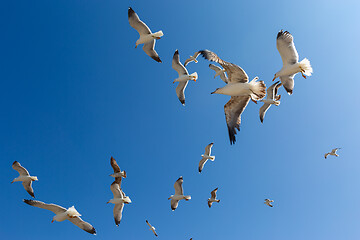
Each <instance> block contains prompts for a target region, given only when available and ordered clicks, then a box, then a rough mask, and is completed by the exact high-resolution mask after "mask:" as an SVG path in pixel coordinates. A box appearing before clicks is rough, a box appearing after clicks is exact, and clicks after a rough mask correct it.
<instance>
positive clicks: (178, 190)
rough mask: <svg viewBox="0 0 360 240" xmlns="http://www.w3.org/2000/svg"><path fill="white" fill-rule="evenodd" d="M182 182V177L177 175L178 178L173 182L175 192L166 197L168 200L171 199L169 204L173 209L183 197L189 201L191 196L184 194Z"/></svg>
mask: <svg viewBox="0 0 360 240" xmlns="http://www.w3.org/2000/svg"><path fill="white" fill-rule="evenodd" d="M183 182H184V181H183V177H179V178H178V180H176V182H175V184H174V188H175V194H174V195H171V196H170V197H169V198H168V200H170V199H171V202H170V205H171V210H173V211H175V209H176V208H177V207H178V205H179V201H180V200H182V199H185V201H189V200H190V199H191V196H185V195H184V190H183V187H182V184H183Z"/></svg>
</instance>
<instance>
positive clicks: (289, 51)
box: [273, 30, 313, 95]
mask: <svg viewBox="0 0 360 240" xmlns="http://www.w3.org/2000/svg"><path fill="white" fill-rule="evenodd" d="M276 47H277V49H278V51H279V53H280V56H281V59H282V61H283V67H282V68H281V70H280V71H278V72H277V73H275V76H274V79H273V81H274V80H275V79H276V78H277V77H279V78H280V81H281V82H282V84H283V85H284V88H285V89H286V91H287V93H288V94H289V95H291V94H292V92H293V89H294V77H295V75H296V74H297V73H298V72H301V75H302V76H303V77H304V78H306V76H311V73H312V72H313V69H312V67H311V65H310V61H309V60H308V59H307V58H304V59H303V60H302V61H301V62H299V54H298V53H297V51H296V48H295V45H294V38H293V36H292V35H291V34H290V33H289V32H288V31H285V32H284V31H283V30H281V31H280V32H279V33H278V35H277V38H276ZM305 75H306V76H305Z"/></svg>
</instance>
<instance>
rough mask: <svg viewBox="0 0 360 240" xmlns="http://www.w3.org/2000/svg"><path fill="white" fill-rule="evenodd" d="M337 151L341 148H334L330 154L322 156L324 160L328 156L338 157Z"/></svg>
mask: <svg viewBox="0 0 360 240" xmlns="http://www.w3.org/2000/svg"><path fill="white" fill-rule="evenodd" d="M339 149H341V148H334V149H333V150H331V152H329V153H325V156H324V157H325V159H326V158H327V156H328V155H332V156H335V157H338V156H339V155H338V154H337V153H336V152H337V150H339Z"/></svg>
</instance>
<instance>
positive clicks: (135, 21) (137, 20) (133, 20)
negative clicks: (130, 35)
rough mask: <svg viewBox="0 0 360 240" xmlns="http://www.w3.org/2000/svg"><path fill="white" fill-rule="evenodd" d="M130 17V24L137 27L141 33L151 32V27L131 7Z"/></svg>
mask: <svg viewBox="0 0 360 240" xmlns="http://www.w3.org/2000/svg"><path fill="white" fill-rule="evenodd" d="M128 19H129V23H130V26H132V27H133V28H135V30H136V31H138V33H139V34H140V35H144V34H151V30H150V28H149V27H148V26H147V25H146V24H145V23H144V22H143V21H141V20H140V18H139V16H138V15H137V14H136V13H135V11H134V10H133V9H132V8H131V7H130V8H129V10H128Z"/></svg>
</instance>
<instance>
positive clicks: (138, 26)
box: [11, 8, 340, 236]
mask: <svg viewBox="0 0 360 240" xmlns="http://www.w3.org/2000/svg"><path fill="white" fill-rule="evenodd" d="M128 20H129V23H130V26H131V27H133V28H134V29H135V30H136V31H137V32H138V33H139V35H140V37H139V39H138V40H137V41H136V44H135V48H136V47H137V46H138V45H140V44H143V45H144V46H143V50H144V52H145V53H146V54H147V55H148V56H150V57H151V58H152V59H154V60H155V61H157V62H160V63H161V62H162V61H161V59H160V57H159V55H158V53H157V52H156V51H155V43H156V40H158V39H160V38H161V37H162V36H163V35H164V34H163V32H162V31H161V30H160V31H158V32H155V33H152V31H151V30H150V28H149V27H148V26H147V25H146V24H145V23H144V22H143V21H141V20H140V18H139V16H138V15H137V14H136V13H135V11H134V10H133V9H132V8H129V9H128ZM276 46H277V49H278V51H279V53H280V56H281V58H282V61H283V67H282V68H281V70H280V71H278V72H276V73H275V75H274V79H273V81H274V80H275V79H276V78H279V79H280V81H277V82H275V83H274V84H272V85H271V86H270V87H269V88H266V85H265V83H264V81H259V78H258V77H257V76H256V77H254V78H253V79H252V80H251V81H249V77H248V75H247V73H246V72H245V70H243V69H242V68H241V67H240V66H239V65H236V64H234V63H230V62H227V61H225V60H223V59H221V58H220V57H218V55H217V54H215V53H214V52H212V51H210V50H200V51H196V52H195V53H194V54H193V56H190V57H189V58H188V59H187V60H186V61H185V62H184V64H182V63H181V61H180V55H179V51H178V50H176V51H175V53H174V55H173V59H172V68H173V69H174V70H175V71H177V73H178V75H179V76H178V78H176V79H175V80H174V82H173V83H175V82H178V85H177V87H176V94H177V97H178V98H179V101H180V102H181V104H183V105H185V88H186V86H187V85H188V82H189V81H194V82H196V80H197V79H198V74H197V72H194V73H192V74H189V72H188V70H187V69H186V66H187V65H188V64H189V63H191V62H194V63H197V62H198V60H197V58H198V56H200V55H201V56H202V57H204V58H205V59H206V60H208V61H211V62H214V63H217V64H219V65H220V66H221V67H220V66H216V65H214V64H209V68H210V69H212V70H214V71H215V76H214V78H216V77H217V76H219V77H220V79H221V80H222V81H223V82H224V83H225V84H226V85H225V86H224V87H221V88H217V89H216V90H215V91H213V92H212V93H211V94H223V95H228V96H230V100H229V101H228V102H227V103H226V104H225V105H224V111H225V119H226V124H227V127H228V133H229V138H230V144H234V143H235V142H236V138H235V135H236V134H237V131H240V124H241V114H242V113H243V111H244V110H245V108H246V106H247V105H248V103H249V102H250V100H251V101H253V102H254V103H257V102H258V101H261V102H263V105H262V107H261V108H260V110H259V116H260V121H261V122H263V121H264V117H265V114H266V112H267V111H268V110H269V108H270V106H271V105H275V106H279V105H280V98H281V95H278V90H279V88H280V87H281V86H283V87H284V89H285V90H286V92H287V93H288V94H289V95H291V94H292V93H293V89H294V77H295V75H296V74H297V73H301V74H302V76H303V77H304V78H306V76H311V74H312V67H311V65H310V61H309V60H308V59H307V58H304V59H303V60H302V61H300V62H299V55H298V53H297V50H296V48H295V45H294V38H293V36H292V35H291V34H290V33H289V32H288V31H283V30H281V31H279V33H278V34H277V40H276ZM265 95H266V98H265ZM213 145H214V143H210V144H208V145H207V146H206V147H205V153H204V154H202V155H201V157H202V159H201V160H200V162H199V166H198V171H199V173H201V172H202V171H203V169H204V166H205V164H206V162H207V161H208V160H210V161H214V160H215V156H211V149H212V147H213ZM338 149H340V148H335V149H333V150H332V151H331V152H329V153H326V154H325V155H324V157H325V159H326V158H327V157H328V156H329V155H331V156H336V157H338V156H339V155H338V154H337V150H338ZM110 165H111V166H112V168H113V171H114V172H113V173H112V174H110V176H111V177H114V178H115V180H114V181H113V182H112V184H111V185H110V190H111V192H112V193H113V198H112V199H110V200H109V201H108V202H107V203H112V204H114V208H113V217H114V220H115V225H116V226H119V224H120V222H121V219H122V213H123V210H124V206H125V204H130V203H131V199H130V197H129V196H126V194H125V193H124V191H123V190H122V187H121V184H122V179H123V178H126V177H127V175H126V171H121V170H120V167H119V165H118V164H117V162H116V160H115V159H114V158H113V157H111V158H110ZM12 168H13V169H14V170H16V171H17V172H19V177H17V178H15V179H14V180H13V181H12V182H11V183H13V182H22V184H23V186H24V188H25V190H26V191H27V192H28V193H29V194H30V196H32V197H33V198H35V194H34V190H33V188H32V182H33V181H38V178H37V177H36V176H30V174H29V172H28V171H27V170H26V169H25V168H24V167H23V166H21V164H20V163H19V162H17V161H15V162H14V163H13V164H12ZM183 182H184V180H183V177H182V176H181V177H179V178H178V179H177V180H176V182H175V183H174V189H175V193H174V195H171V196H170V197H169V198H168V200H171V201H170V206H171V210H172V211H174V210H175V209H176V208H177V207H178V206H179V201H180V200H185V201H189V200H190V199H191V196H190V195H184V189H183ZM217 191H218V188H215V189H214V190H213V191H212V192H211V197H210V198H209V199H208V200H207V203H208V206H209V208H211V207H212V204H213V203H219V202H220V200H219V199H217V198H216V197H217V196H216V193H217ZM23 201H24V202H25V203H26V204H28V205H30V206H33V207H37V208H42V209H46V210H49V211H51V212H53V213H54V214H55V216H54V217H53V218H52V222H54V221H57V222H62V221H65V220H69V221H70V222H72V223H73V224H74V225H76V226H78V227H79V228H81V229H83V230H84V231H86V232H88V233H91V234H96V230H95V228H94V227H93V226H92V225H91V224H90V223H88V222H85V221H84V220H82V219H81V218H80V216H81V214H80V213H79V212H78V211H77V210H76V209H75V207H74V206H72V207H69V208H64V207H61V206H59V205H56V204H47V203H44V202H41V201H37V200H27V199H24V200H23ZM273 202H274V200H270V199H265V202H264V204H266V205H267V206H269V207H273V205H272V203H273ZM146 223H147V225H148V226H149V230H150V231H152V232H153V234H154V235H155V236H158V234H157V233H156V231H155V227H153V226H152V225H151V224H150V223H149V221H148V220H146Z"/></svg>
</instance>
